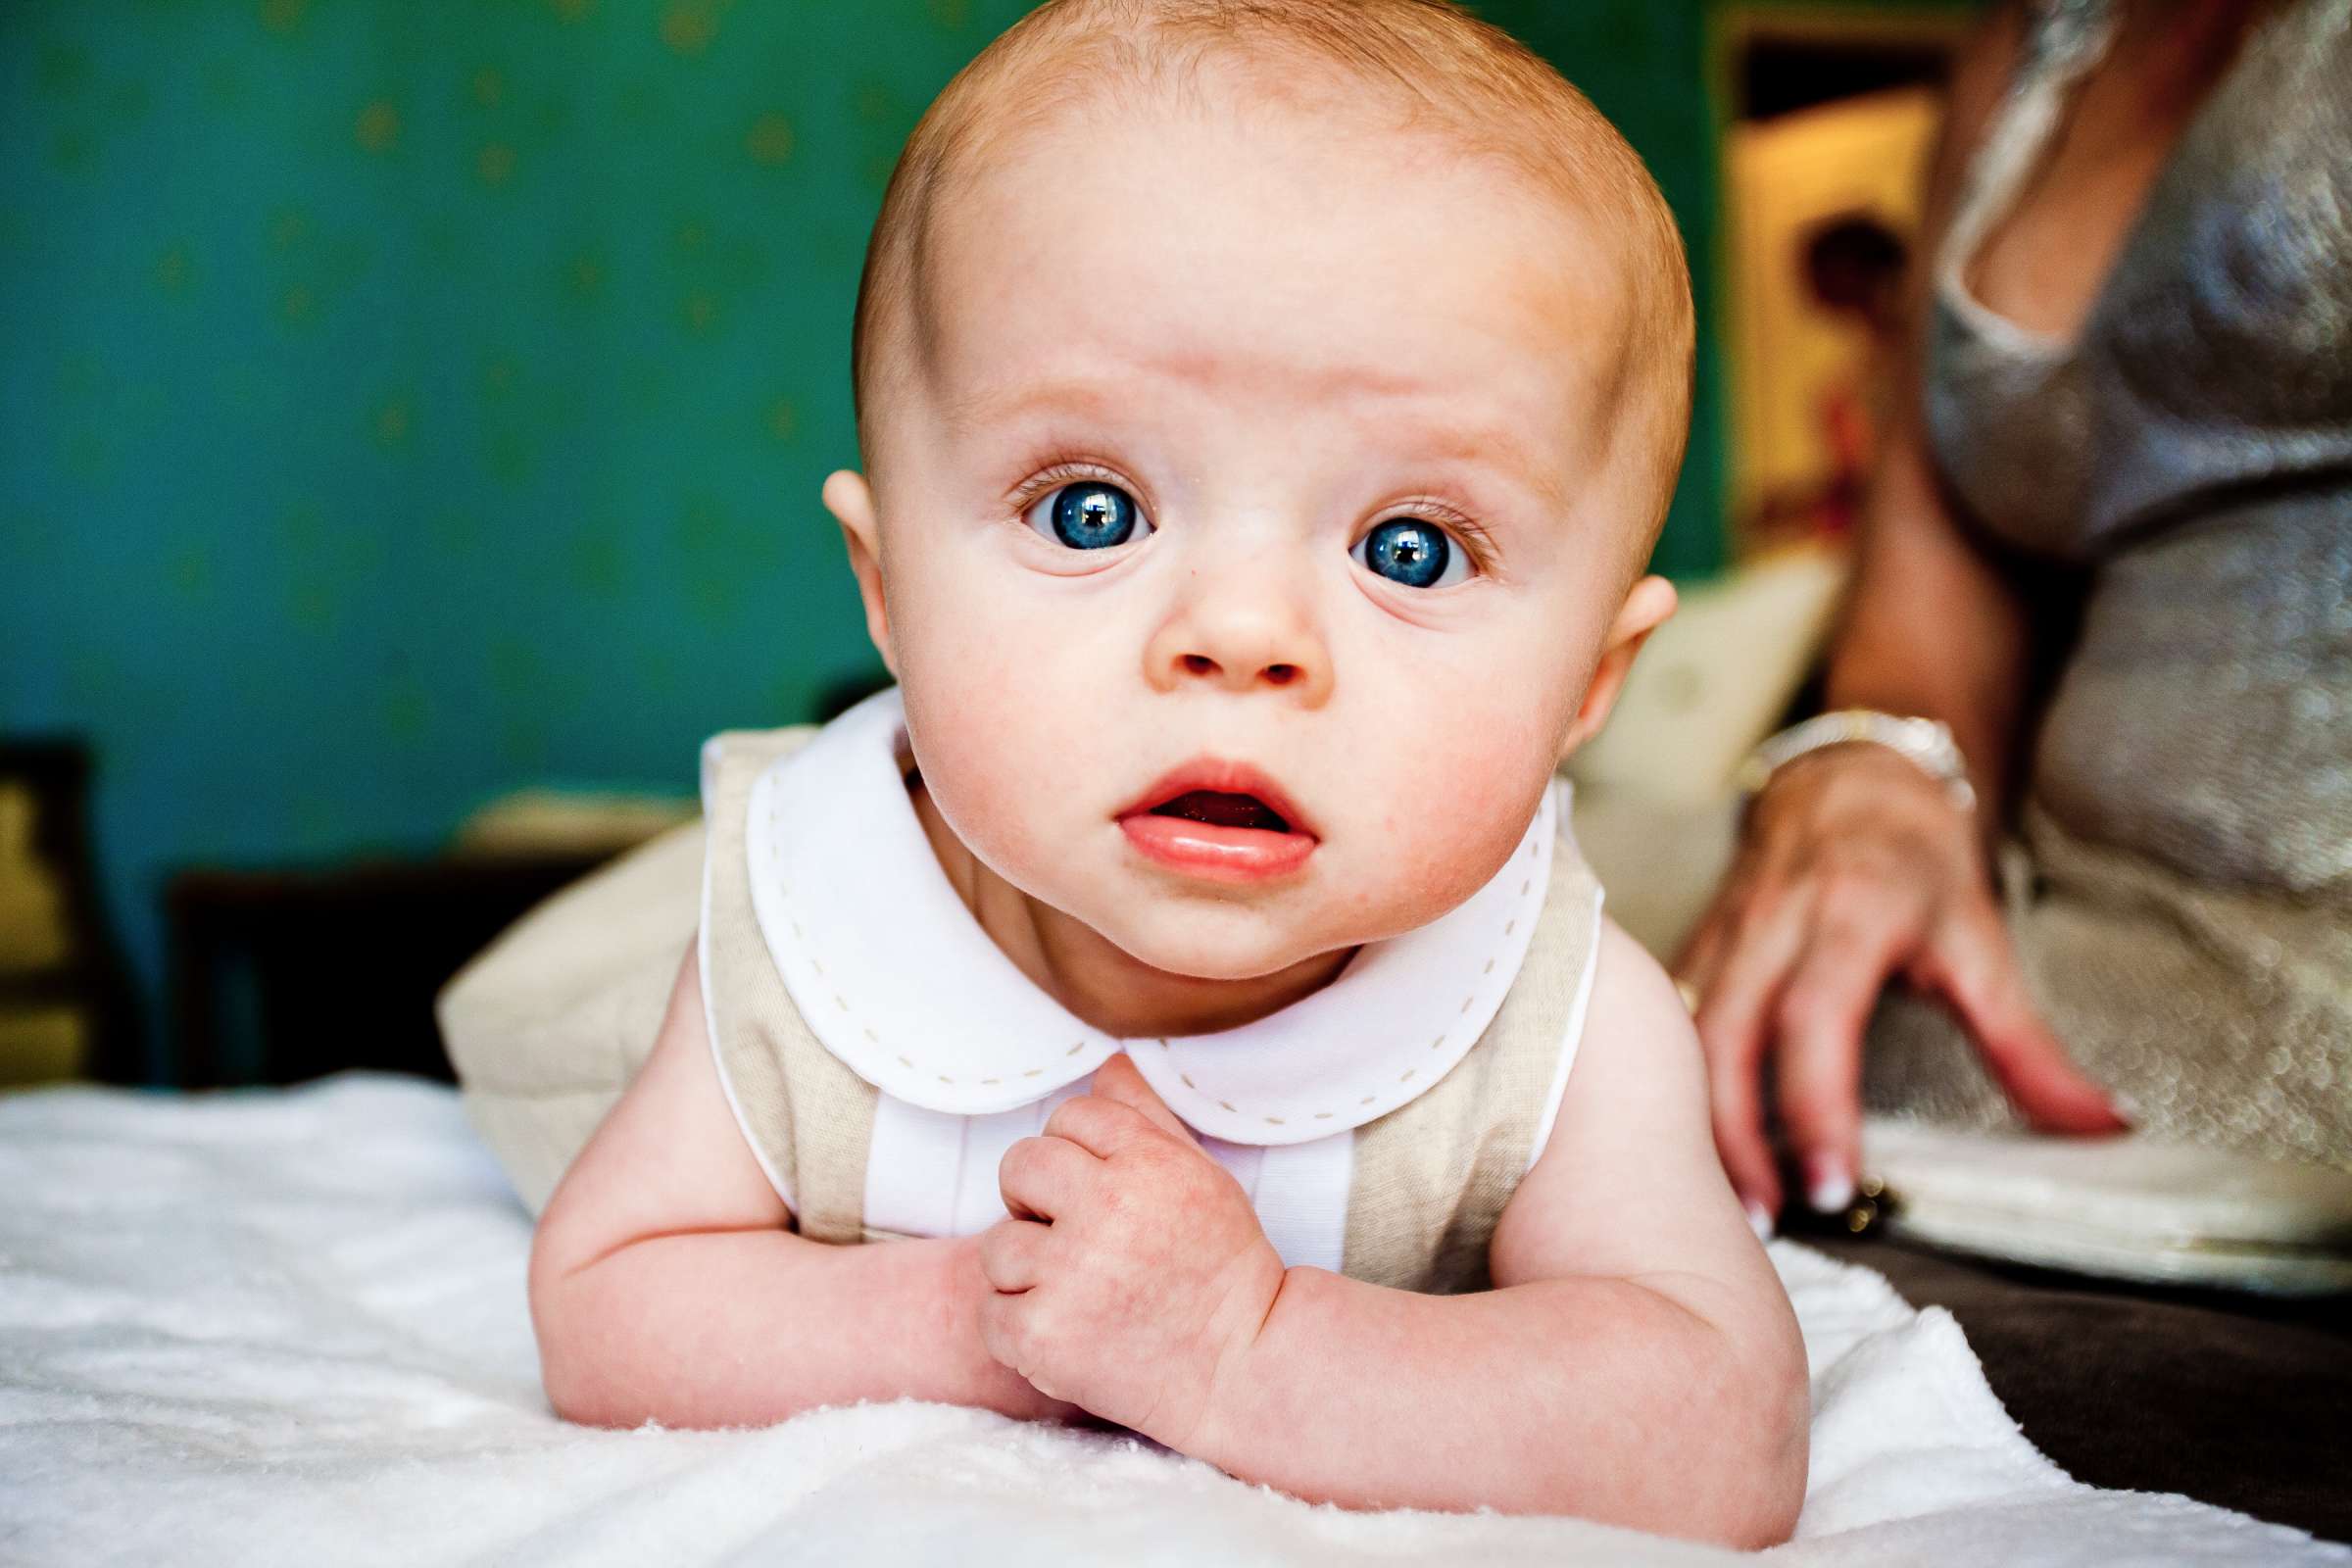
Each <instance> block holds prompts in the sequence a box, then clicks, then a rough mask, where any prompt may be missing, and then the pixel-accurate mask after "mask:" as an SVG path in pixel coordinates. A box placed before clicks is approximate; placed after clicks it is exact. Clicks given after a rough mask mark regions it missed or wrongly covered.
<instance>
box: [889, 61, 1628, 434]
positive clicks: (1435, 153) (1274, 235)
mask: <svg viewBox="0 0 2352 1568" xmlns="http://www.w3.org/2000/svg"><path fill="white" fill-rule="evenodd" d="M1617 249H1618V248H1617V247H1616V246H1615V245H1613V244H1612V243H1611V242H1610V239H1609V237H1608V236H1607V235H1606V234H1605V233H1601V232H1597V231H1596V227H1595V224H1594V223H1593V221H1592V219H1591V217H1590V216H1589V215H1588V214H1586V213H1584V212H1583V211H1582V210H1581V209H1579V208H1576V207H1573V206H1571V205H1569V204H1567V203H1565V202H1563V201H1559V200H1556V199H1553V197H1552V196H1551V194H1550V193H1548V192H1546V191H1544V190H1543V189H1542V188H1541V187H1539V186H1538V185H1537V184H1536V183H1535V182H1533V181H1531V180H1529V179H1527V178H1525V177H1524V176H1523V175H1521V174H1520V173H1519V172H1517V171H1515V170H1513V169H1511V168H1510V167H1508V165H1507V164H1505V163H1504V162H1503V161H1501V160H1499V159H1496V158H1494V157H1486V156H1473V155H1465V154H1463V153H1462V151H1461V150H1460V149H1459V148H1458V147H1455V146H1453V145H1452V144H1451V143H1449V142H1447V141H1446V140H1445V139H1443V138H1441V137H1438V136H1434V135H1433V134H1432V133H1430V132H1429V131H1428V130H1427V129H1425V128H1423V127H1418V126H1398V125H1396V124H1393V123H1380V122H1364V123H1334V121H1333V120H1332V119H1331V118H1329V117H1318V116H1315V115H1312V114H1309V113H1305V112H1303V111H1302V110H1300V111H1294V110H1293V109H1291V108H1290V107H1288V106H1286V107H1284V108H1282V109H1279V110H1269V109H1268V108H1267V107H1266V106H1265V105H1263V104H1259V105H1255V106H1253V107H1252V108H1251V110H1250V112H1249V113H1248V114H1247V115H1244V116H1241V117H1239V118H1237V117H1235V116H1233V115H1229V114H1225V113H1222V112H1219V111H1217V110H1216V109H1214V108H1213V107H1212V108H1208V109H1196V108H1195V107H1194V106H1190V105H1186V104H1184V103H1181V102H1179V103H1172V104H1171V103H1159V104H1152V105H1132V106H1128V107H1127V108H1125V109H1124V110H1122V111H1119V112H1116V113H1104V112H1102V111H1100V110H1098V111H1097V112H1095V113H1093V114H1091V115H1089V116H1086V117H1083V118H1065V119H1063V120H1061V121H1059V122H1057V123H1054V124H1052V125H1049V126H1041V127H1030V128H1028V129H1027V130H1025V131H1024V133H1022V134H1021V135H1019V136H1018V137H1010V138H1000V139H999V140H997V141H996V142H995V143H994V144H993V145H992V146H991V148H990V151H989V155H988V156H987V157H986V158H985V159H975V160H973V161H972V162H971V163H970V164H969V165H968V166H967V167H966V169H965V170H964V171H963V172H961V173H960V174H959V175H958V177H956V179H954V180H953V181H950V182H945V183H944V184H943V187H942V188H941V189H940V190H939V191H938V192H937V193H936V196H935V199H934V202H933V205H932V209H931V211H930V213H929V214H928V215H927V221H926V240H925V244H924V246H923V261H922V265H921V268H920V271H919V274H918V276H917V278H916V279H915V280H914V286H913V287H912V288H911V290H910V295H911V298H910V299H909V301H908V305H909V307H910V310H911V312H912V314H913V315H914V317H915V318H916V320H915V322H914V323H913V324H914V328H915V329H914V331H913V332H912V333H911V334H910V336H911V338H912V339H913V342H914V345H915V348H916V356H915V357H916V359H917V361H918V364H917V365H916V366H915V367H913V368H914V370H915V373H916V375H917V377H918V378H919V379H920V380H922V381H924V382H929V383H933V384H935V385H936V384H937V383H939V382H943V381H944V382H946V383H948V384H949V385H948V388H947V390H949V392H950V395H951V396H952V397H958V398H959V397H962V396H964V395H965V394H966V392H967V391H968V389H969V388H970V386H971V385H972V383H974V382H975V381H985V380H988V379H992V378H994V377H995V376H996V375H997V373H998V372H1000V371H1001V370H1002V369H1004V368H1005V363H1006V362H1007V361H1013V362H1019V363H1023V364H1026V363H1028V362H1031V361H1035V360H1038V359H1040V358H1051V357H1052V354H1053V351H1054V350H1055V349H1057V348H1061V347H1065V346H1066V347H1068V348H1069V349H1070V350H1071V351H1072V352H1073V353H1075V354H1078V355H1081V356H1091V357H1093V358H1095V359H1097V360H1115V361H1120V362H1125V363H1129V364H1132V363H1135V362H1138V361H1142V360H1155V361H1157V362H1159V363H1160V364H1161V365H1162V366H1165V367H1177V366H1180V365H1181V362H1184V361H1187V360H1191V361H1196V362H1205V361H1208V360H1211V359H1215V360H1221V361H1227V362H1243V363H1247V364H1249V365H1250V366H1253V367H1256V368H1258V369H1259V370H1261V371H1262V372H1263V378H1264V379H1265V380H1267V381H1275V380H1282V379H1284V378H1289V379H1290V380H1291V381H1293V382H1294V383H1295V387H1294V389H1295V390H1296V392H1297V393H1298V394H1299V395H1300V396H1327V395H1329V394H1332V393H1338V392H1343V391H1348V390H1350V389H1352V388H1355V387H1359V386H1363V385H1366V384H1369V383H1381V382H1397V383H1402V384H1406V385H1409V384H1411V383H1412V381H1413V380H1414V375H1413V373H1412V372H1423V373H1422V374H1421V375H1420V379H1421V380H1422V381H1424V382H1428V383H1433V384H1445V383H1446V377H1447V375H1448V374H1449V373H1450V374H1451V375H1452V376H1453V379H1454V382H1455V384H1459V383H1460V382H1461V381H1464V380H1471V381H1475V380H1477V379H1480V378H1482V377H1483V376H1484V375H1485V374H1487V373H1491V368H1492V367H1494V366H1495V364H1496V362H1498V361H1504V360H1512V361H1516V360H1522V359H1527V358H1530V357H1534V358H1538V359H1541V360H1543V361H1544V362H1546V368H1549V369H1551V370H1555V371H1559V370H1569V371H1575V372H1577V373H1580V374H1581V375H1583V376H1584V377H1585V378H1586V379H1588V380H1591V379H1593V378H1596V377H1598V376H1600V375H1601V374H1602V373H1603V367H1602V365H1601V363H1600V362H1603V361H1614V360H1615V359H1616V358H1618V357H1620V356H1621V355H1622V353H1623V352H1624V350H1625V346H1626V341H1627V337H1628V333H1629V319H1630V317H1631V314H1632V311H1633V308H1634V307H1633V303H1632V300H1631V289H1630V286H1629V279H1628V277H1627V275H1626V270H1625V268H1624V267H1623V265H1622V260H1621V258H1620V256H1619V255H1618V254H1617ZM1318 375H1321V376H1323V377H1325V378H1326V379H1327V380H1328V381H1329V382H1330V384H1329V385H1319V384H1318V380H1317V377H1318ZM1253 384H1254V383H1253Z"/></svg>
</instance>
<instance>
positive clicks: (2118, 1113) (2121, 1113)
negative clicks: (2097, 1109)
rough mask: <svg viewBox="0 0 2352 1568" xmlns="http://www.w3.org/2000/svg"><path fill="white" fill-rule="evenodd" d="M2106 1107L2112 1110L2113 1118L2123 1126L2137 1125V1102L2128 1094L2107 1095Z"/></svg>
mask: <svg viewBox="0 0 2352 1568" xmlns="http://www.w3.org/2000/svg"><path fill="white" fill-rule="evenodd" d="M2107 1108H2108V1109H2109V1110H2112V1111H2114V1112H2115V1119H2116V1120H2117V1121H2120V1122H2122V1123H2123V1124H2124V1125H2125V1126H2127V1127H2136V1126H2138V1125H2139V1102H2138V1101H2136V1100H2133V1099H2132V1098H2131V1096H2130V1095H2127V1094H2122V1093H2117V1094H2112V1095H2109V1096H2108V1097H2107Z"/></svg>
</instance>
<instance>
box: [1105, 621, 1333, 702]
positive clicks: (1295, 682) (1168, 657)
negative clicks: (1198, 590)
mask: <svg viewBox="0 0 2352 1568" xmlns="http://www.w3.org/2000/svg"><path fill="white" fill-rule="evenodd" d="M1145 657H1146V660H1147V662H1148V665H1149V667H1148V669H1147V671H1146V673H1147V674H1149V675H1150V676H1151V677H1152V683H1153V684H1154V685H1156V686H1158V687H1160V688H1161V689H1163V690H1176V689H1179V688H1181V687H1183V686H1185V685H1187V684H1198V683H1201V682H1209V683H1213V684H1215V685H1217V686H1221V687H1223V688H1225V689H1226V690H1228V691H1236V692H1242V691H1256V690H1268V689H1271V690H1280V691H1282V692H1284V693H1286V694H1287V695H1289V696H1290V697H1291V698H1292V699H1293V700H1295V701H1297V702H1299V703H1301V704H1303V705H1305V706H1307V707H1317V706H1320V705H1321V704H1322V702H1323V700H1324V699H1325V698H1326V697H1327V696H1329V695H1330V691H1331V678H1332V671H1331V656H1330V653H1329V650H1327V649H1326V648H1325V647H1324V644H1323V639H1322V636H1321V635H1320V634H1319V633H1318V632H1317V631H1316V630H1315V628H1314V627H1313V626H1312V625H1311V624H1309V623H1308V622H1307V621H1306V619H1305V618H1304V617H1303V616H1302V615H1300V614H1299V613H1297V611H1296V610H1295V609H1291V608H1287V607H1283V606H1277V605H1271V604H1266V603H1253V604H1243V603H1226V604H1223V605H1199V604H1196V605H1195V606H1194V607H1193V608H1192V609H1190V610H1188V611H1186V612H1183V613H1178V614H1176V615H1173V616H1171V617H1170V618H1169V619H1168V620H1167V621H1166V622H1165V623H1164V624H1163V625H1162V626H1161V627H1160V629H1159V634H1158V635H1157V636H1155V637H1154V638H1152V645H1151V647H1150V648H1149V650H1147V652H1146V656H1145Z"/></svg>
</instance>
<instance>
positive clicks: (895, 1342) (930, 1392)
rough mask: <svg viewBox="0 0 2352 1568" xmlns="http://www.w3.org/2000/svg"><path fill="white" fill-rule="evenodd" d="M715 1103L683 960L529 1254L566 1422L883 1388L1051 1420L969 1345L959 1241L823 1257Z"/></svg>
mask: <svg viewBox="0 0 2352 1568" xmlns="http://www.w3.org/2000/svg"><path fill="white" fill-rule="evenodd" d="M791 1218H792V1216H791V1212H790V1211H789V1210H788V1209H787V1208H786V1207H785V1206H784V1203H783V1201H781V1200H780V1199H779V1198H778V1197H777V1196H776V1193H775V1189H774V1188H773V1187H771V1186H770V1185H769V1184H768V1180H767V1178H766V1176H765V1175H764V1174H762V1173H761V1171H760V1166H759V1164H758V1162H757V1161H756V1160H755V1159H754V1158H753V1157H752V1152H751V1150H750V1149H749V1147H748V1146H747V1145H746V1144H745V1143H744V1140H743V1134H742V1132H741V1131H740V1129H738V1128H737V1126H736V1124H735V1118H734V1114H733V1112H732V1111H730V1110H729V1109H728V1106H727V1103H726V1099H725V1096H724V1093H723V1091H722V1090H721V1089H720V1087H719V1083H718V1072H717V1068H716V1066H715V1064H714V1063H713V1062H712V1061H711V1048H710V1043H709V1040H708V1038H707V1037H706V1035H705V1033H704V1022H703V1005H702V989H701V984H700V981H699V977H698V973H697V965H696V963H695V957H694V954H693V952H692V951H691V950H689V952H688V953H687V956H686V961H685V962H684V963H683V964H682V965H681V966H680V967H679V970H678V979H677V984H676V987H675V988H674V989H673V990H672V992H671V995H670V1005H669V1012H668V1015H667V1017H666V1018H665V1019H664V1020H663V1022H662V1033H661V1036H660V1038H659V1040H658V1041H657V1043H656V1045H655V1047H654V1051H653V1054H652V1055H651V1056H650V1057H649V1058H648V1059H647V1061H646V1064H645V1067H644V1068H643V1070H642V1071H640V1072H639V1074H638V1076H637V1078H636V1080H635V1081H634V1082H633V1083H631V1084H630V1086H629V1089H628V1092H627V1093H626V1094H624V1095H623V1096H622V1097H621V1099H620V1102H619V1103H617V1104H615V1105H614V1106H613V1111H612V1113H611V1114H610V1115H608V1116H607V1117H606V1118H605V1121H604V1123H603V1125H601V1126H600V1127H598V1129H597V1131H596V1135H595V1137H593V1138H592V1139H590V1140H589V1142H588V1146H587V1148H586V1149H584V1150H583V1151H582V1152H581V1153H580V1156H579V1158H578V1159H576V1160H575V1161H574V1162H573V1163H572V1166H571V1169H570V1170H569V1171H568V1172H566V1173H565V1175H564V1180H563V1183H562V1184H561V1185H560V1186H558V1187H557V1189H556V1191H555V1195H554V1197H552V1198H551V1199H550V1200H549V1201H548V1205H547V1209H546V1212H545V1213H543V1214H542V1215H541V1216H540V1220H539V1229H538V1233H537V1236H536V1237H535V1238H534V1241H533V1245H532V1249H531V1268H530V1296H531V1319H532V1323H533V1326H534V1327H535V1329H536V1330H537V1333H538V1339H539V1358H540V1366H541V1369H542V1373H543V1375H544V1378H545V1381H546V1385H547V1393H548V1397H549V1399H550V1401H551V1402H552V1403H553V1404H554V1405H555V1408H556V1411H557V1413H558V1414H559V1415H562V1416H564V1418H565V1419H566V1420H571V1421H579V1422H585V1423H587V1424H590V1425H595V1426H635V1425H637V1424H638V1423H640V1422H643V1421H647V1420H655V1421H660V1422H662V1424H664V1425H666V1426H675V1427H712V1426H744V1425H762V1424H766V1423H769V1422H774V1421H780V1420H783V1419H784V1418H785V1417H787V1416H790V1415H793V1414H795V1413H797V1412H799V1411H801V1410H805V1409H809V1408H810V1407H812V1406H815V1405H820V1404H840V1403H848V1402H851V1401H854V1400H857V1399H868V1398H870V1399H890V1398H897V1397H913V1398H924V1399H939V1400H944V1401H946V1402H949V1403H955V1404H967V1405H979V1406H984V1407H986V1408H989V1409H995V1410H1001V1411H1004V1412H1005V1414H1008V1415H1019V1416H1045V1415H1059V1414H1067V1413H1070V1412H1069V1407H1068V1406H1066V1405H1061V1404H1059V1403H1057V1402H1056V1401H1054V1400H1051V1399H1048V1398H1046V1397H1044V1396H1043V1395H1041V1394H1039V1393H1038V1392H1037V1391H1036V1390H1035V1389H1033V1388H1031V1387H1030V1386H1029V1385H1028V1384H1027V1383H1026V1382H1024V1381H1023V1380H1022V1379H1020V1378H1019V1377H1018V1376H1016V1375H1015V1374H1013V1373H1011V1372H1008V1371H1006V1370H1005V1368H1004V1367H1003V1366H1001V1365H1000V1364H998V1362H997V1361H996V1360H995V1358H994V1357H992V1356H990V1355H989V1353H988V1352H987V1350H986V1349H985V1348H982V1346H981V1344H980V1334H979V1327H978V1303H979V1300H980V1298H981V1297H982V1296H983V1295H984V1294H985V1293H986V1292H987V1289H988V1287H987V1285H986V1283H985V1282H984V1281H983V1280H982V1279H981V1276H980V1269H979V1262H978V1252H977V1246H978V1244H977V1241H976V1240H975V1239H973V1238H968V1237H967V1238H963V1239H960V1240H954V1241H947V1240H940V1241H907V1242H892V1243H888V1244H884V1245H877V1246H872V1247H828V1246H825V1245H824V1244H822V1243H818V1242H812V1241H809V1240H808V1239H807V1238H805V1237H801V1236H796V1235H794V1234H792V1232H791V1231H789V1230H788V1229H786V1226H787V1225H788V1224H789V1223H790V1221H791Z"/></svg>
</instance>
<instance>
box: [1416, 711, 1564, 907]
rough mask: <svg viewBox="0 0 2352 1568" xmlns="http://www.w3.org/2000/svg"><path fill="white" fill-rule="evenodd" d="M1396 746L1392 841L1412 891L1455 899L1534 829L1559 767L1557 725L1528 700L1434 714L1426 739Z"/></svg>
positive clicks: (1492, 871)
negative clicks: (1551, 726)
mask: <svg viewBox="0 0 2352 1568" xmlns="http://www.w3.org/2000/svg"><path fill="white" fill-rule="evenodd" d="M1394 755H1395V757H1396V759H1397V761H1396V771H1395V772H1394V773H1393V774H1392V775H1391V777H1390V778H1389V780H1388V781H1387V789H1386V791H1385V793H1386V796H1387V800H1386V803H1385V809H1384V810H1383V811H1382V812H1381V813H1379V818H1378V819H1379V821H1380V827H1379V829H1378V831H1379V833H1380V834H1381V835H1382V838H1383V840H1384V843H1383V846H1382V847H1383V848H1384V849H1387V850H1389V851H1390V852H1392V853H1394V854H1396V855H1397V857H1398V859H1399V865H1400V869H1402V868H1406V867H1409V870H1407V871H1406V876H1407V878H1408V879H1409V882H1410V884H1411V886H1410V888H1409V891H1410V892H1411V893H1412V894H1414V895H1415V896H1416V897H1417V898H1418V899H1420V900H1422V901H1425V902H1435V903H1443V904H1445V905H1446V907H1451V905H1452V904H1458V903H1460V902H1461V901H1462V900H1463V899H1466V898H1468V897H1469V896H1470V895H1471V894H1472V893H1474V892H1476V891H1477V890H1478V889H1479V888H1480V887H1481V886H1483V885H1484V884H1485V882H1486V881H1487V879H1488V878H1489V877H1491V876H1493V875H1494V874H1495V871H1496V870H1497V869H1498V868H1499V867H1500V866H1501V864H1502V862H1503V860H1504V859H1506V858H1508V857H1509V856H1510V853H1511V851H1512V850H1513V849H1514V848H1516V847H1517V845H1518V843H1519V840H1520V838H1521V837H1522V835H1524V834H1525V832H1526V830H1527V823H1528V820H1529V818H1530V817H1531V816H1532V815H1533V814H1534V812H1535V810H1536V809H1537V807H1538V806H1540V805H1541V804H1542V801H1543V792H1544V787H1545V785H1546V784H1547V783H1548V782H1549V780H1550V777H1551V763H1552V760H1553V752H1552V743H1551V738H1550V735H1549V733H1548V730H1547V728H1546V726H1545V725H1544V721H1543V718H1542V715H1541V714H1540V713H1537V712H1532V711H1529V709H1527V708H1525V707H1513V708H1498V709H1495V710H1492V711H1490V710H1486V709H1483V708H1480V707H1479V706H1478V705H1475V704H1469V703H1465V704H1462V705H1460V706H1459V707H1458V708H1456V709H1455V710H1453V711H1448V712H1446V713H1445V714H1444V715H1442V716H1438V717H1434V718H1433V719H1432V721H1431V722H1430V724H1429V725H1428V726H1427V728H1426V729H1425V730H1424V744H1422V745H1419V746H1414V747H1409V748H1404V749H1401V750H1399V751H1398V752H1397V753H1396V754H1394ZM1431 917H1433V918H1434V915H1433V916H1431Z"/></svg>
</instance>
